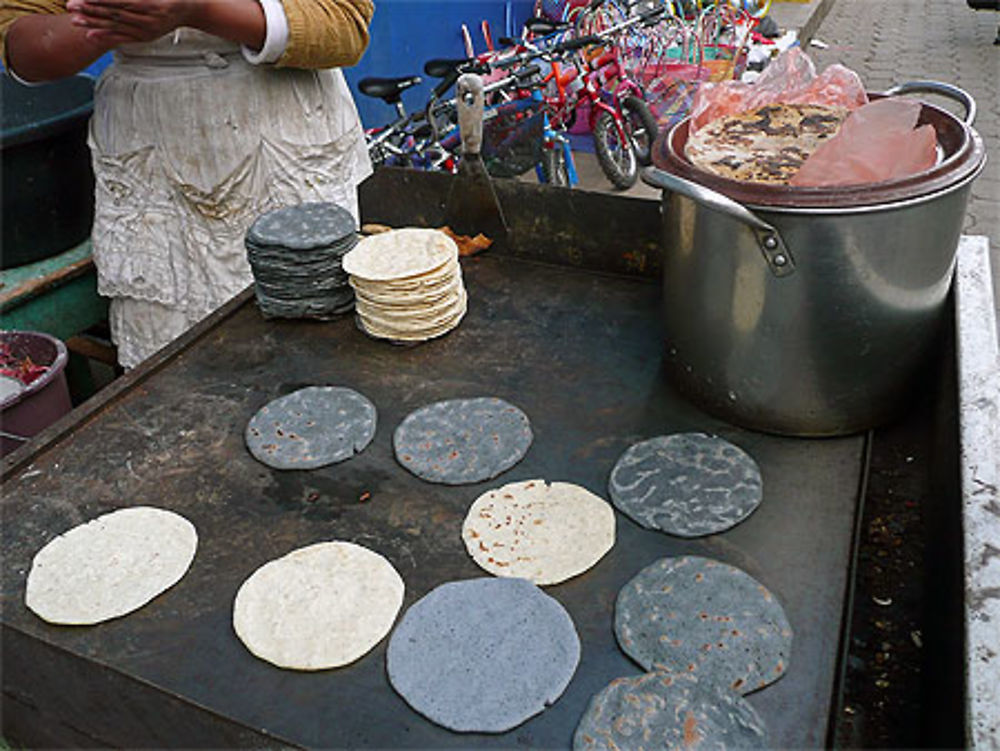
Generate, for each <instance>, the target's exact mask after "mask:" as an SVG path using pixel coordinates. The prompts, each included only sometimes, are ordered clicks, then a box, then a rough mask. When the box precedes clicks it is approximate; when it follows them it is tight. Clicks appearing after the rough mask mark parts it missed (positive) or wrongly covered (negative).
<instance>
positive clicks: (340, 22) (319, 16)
mask: <svg viewBox="0 0 1000 751" xmlns="http://www.w3.org/2000/svg"><path fill="white" fill-rule="evenodd" d="M282 3H283V5H284V7H285V16H286V17H287V18H288V45H287V46H286V47H285V53H284V54H283V55H282V56H281V58H280V59H279V60H278V62H277V65H279V66H285V67H289V68H342V67H348V66H351V65H356V64H357V63H358V61H359V60H361V55H362V54H364V51H365V48H366V47H367V46H368V24H369V23H370V22H371V20H372V14H373V13H374V11H375V6H374V5H373V4H372V1H371V0H282Z"/></svg>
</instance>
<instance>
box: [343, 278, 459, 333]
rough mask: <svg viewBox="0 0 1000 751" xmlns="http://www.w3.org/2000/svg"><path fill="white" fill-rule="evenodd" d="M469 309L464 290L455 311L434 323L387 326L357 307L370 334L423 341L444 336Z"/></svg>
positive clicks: (362, 322) (364, 326)
mask: <svg viewBox="0 0 1000 751" xmlns="http://www.w3.org/2000/svg"><path fill="white" fill-rule="evenodd" d="M467 309H468V297H467V295H466V293H465V291H464V290H463V291H462V297H461V298H460V300H459V303H458V305H457V306H456V308H455V309H454V311H453V312H452V313H451V314H450V315H448V316H446V317H444V318H442V319H441V321H440V322H435V323H433V324H427V323H426V322H421V321H417V322H416V323H414V324H411V325H410V326H399V325H395V326H387V325H385V324H384V323H383V322H380V321H378V320H372V319H370V318H368V317H367V316H366V315H365V314H364V312H363V310H362V309H361V308H360V307H359V308H358V309H357V313H358V319H359V321H360V322H361V326H362V328H363V329H364V331H365V332H366V333H368V334H369V335H370V336H373V337H376V338H378V339H388V340H390V341H399V342H423V341H427V340H428V339H434V338H435V337H438V336H443V335H444V334H447V333H448V332H449V331H451V330H452V329H453V328H455V327H456V326H458V324H459V323H460V322H461V320H462V318H463V317H464V316H465V313H466V311H467Z"/></svg>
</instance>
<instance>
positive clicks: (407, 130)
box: [358, 76, 458, 172]
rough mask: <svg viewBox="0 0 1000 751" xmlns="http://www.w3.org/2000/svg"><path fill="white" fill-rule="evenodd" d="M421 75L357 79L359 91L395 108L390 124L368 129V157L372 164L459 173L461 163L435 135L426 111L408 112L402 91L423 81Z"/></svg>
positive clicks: (366, 132) (366, 137) (366, 131)
mask: <svg viewBox="0 0 1000 751" xmlns="http://www.w3.org/2000/svg"><path fill="white" fill-rule="evenodd" d="M421 82H422V81H421V78H420V77H419V76H401V77H397V78H378V77H374V76H371V77H367V78H363V79H361V80H360V81H358V91H360V92H361V93H362V94H364V95H365V96H370V97H373V98H376V99H381V100H382V101H383V102H385V103H386V104H388V105H391V106H392V107H393V108H394V109H395V111H396V119H395V120H393V121H392V122H391V123H388V124H387V125H382V126H378V127H375V128H368V129H366V130H365V140H366V142H367V146H368V156H369V158H370V159H371V161H372V166H374V167H376V168H377V167H382V166H386V165H389V166H396V167H417V168H423V169H436V170H444V171H448V172H456V171H457V169H458V163H457V162H456V161H455V159H454V157H453V156H452V155H451V153H450V152H448V151H447V150H446V149H443V148H442V147H441V146H440V144H438V143H437V142H436V139H435V138H434V135H435V134H434V130H433V128H431V127H430V125H429V124H428V123H427V122H426V119H425V116H424V113H423V112H417V113H414V114H408V113H407V112H406V108H405V106H404V105H403V100H402V94H403V92H404V91H406V90H407V89H409V88H411V87H413V86H416V85H418V84H420V83H421Z"/></svg>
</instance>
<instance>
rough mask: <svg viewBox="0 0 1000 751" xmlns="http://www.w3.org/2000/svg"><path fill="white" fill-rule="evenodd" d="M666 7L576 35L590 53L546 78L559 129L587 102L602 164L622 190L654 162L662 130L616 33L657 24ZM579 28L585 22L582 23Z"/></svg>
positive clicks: (555, 68)
mask: <svg viewBox="0 0 1000 751" xmlns="http://www.w3.org/2000/svg"><path fill="white" fill-rule="evenodd" d="M599 5H600V3H598V2H592V3H591V4H590V6H588V8H589V10H590V12H591V13H593V12H594V11H595V10H596V9H597V8H598V7H599ZM664 10H665V9H664V7H663V6H658V7H655V8H652V9H651V10H646V11H643V12H641V13H638V14H636V15H634V16H631V17H626V19H625V20H624V21H622V22H620V23H617V24H614V25H611V26H602V28H601V29H600V30H599V31H597V32H596V33H594V34H590V35H586V36H580V37H577V41H578V42H579V40H586V43H584V44H582V45H580V46H581V47H588V46H589V47H591V51H590V53H589V54H581V55H580V56H578V58H577V59H576V60H574V61H573V62H572V67H570V68H569V69H568V70H563V69H562V67H561V66H560V65H558V64H553V66H552V71H551V72H550V74H549V76H547V83H548V89H547V91H546V94H547V101H548V102H549V104H550V106H551V107H552V110H553V113H554V114H553V120H554V121H555V122H556V123H557V125H558V126H559V127H564V128H567V129H568V128H570V127H572V125H573V124H574V122H575V120H576V117H577V115H578V112H579V110H580V108H581V106H582V105H584V104H585V105H588V108H589V122H588V125H589V128H590V131H591V133H592V134H593V139H594V152H595V156H596V158H597V162H598V165H599V166H600V167H601V170H602V172H604V175H605V177H607V178H608V180H609V182H611V184H612V185H613V186H614V187H615V188H616V189H618V190H626V189H628V188H630V187H632V186H633V185H635V183H636V181H637V180H638V178H639V166H640V165H646V164H649V163H650V160H651V152H652V145H653V142H654V140H655V139H656V135H657V132H658V128H657V125H656V119H655V118H654V117H653V114H652V112H650V110H649V107H648V106H647V105H646V102H645V97H644V92H643V90H642V87H641V86H640V85H639V84H638V83H636V82H635V81H634V80H633V79H632V78H631V77H630V76H629V75H628V72H627V70H626V69H625V66H624V65H623V63H622V59H621V49H620V47H619V45H618V43H617V40H616V36H617V35H620V34H621V33H622V32H624V31H626V30H629V29H633V28H634V27H638V26H642V25H646V24H652V23H654V22H656V21H657V20H658V19H659V17H660V16H661V15H662V14H663V12H664ZM580 20H581V19H577V21H578V22H579V21H580ZM576 28H577V29H581V28H586V26H585V25H584V24H583V23H582V22H581V23H577V26H576Z"/></svg>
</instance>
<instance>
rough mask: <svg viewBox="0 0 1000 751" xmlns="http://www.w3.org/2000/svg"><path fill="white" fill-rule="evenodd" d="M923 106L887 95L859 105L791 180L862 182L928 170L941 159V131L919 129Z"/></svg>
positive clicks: (807, 183) (928, 127) (818, 183)
mask: <svg viewBox="0 0 1000 751" xmlns="http://www.w3.org/2000/svg"><path fill="white" fill-rule="evenodd" d="M920 108H921V104H920V102H918V101H916V100H913V99H898V98H894V97H889V98H886V99H879V100H878V101H875V102H871V103H869V104H866V105H865V106H863V107H860V108H858V109H856V110H855V111H854V112H852V113H851V114H850V116H848V118H847V120H845V121H844V124H843V125H842V126H841V128H840V130H839V131H838V132H837V134H836V135H835V136H833V137H832V138H830V139H829V140H828V141H826V142H824V143H822V144H820V146H819V147H818V148H817V149H816V151H814V152H813V153H812V154H811V155H810V157H809V158H808V159H806V161H805V162H804V163H803V164H802V167H801V168H800V169H799V171H798V172H797V173H796V174H795V176H794V177H792V179H791V180H790V181H789V184H790V185H800V186H832V185H862V184H866V183H875V182H882V181H884V180H893V179H897V178H901V177H906V176H908V175H914V174H917V173H918V172H922V171H924V170H926V169H930V168H931V167H933V166H934V164H935V162H936V161H937V135H936V134H935V132H934V128H933V126H931V125H921V126H920V127H916V125H917V120H918V118H919V117H920Z"/></svg>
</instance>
